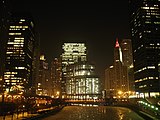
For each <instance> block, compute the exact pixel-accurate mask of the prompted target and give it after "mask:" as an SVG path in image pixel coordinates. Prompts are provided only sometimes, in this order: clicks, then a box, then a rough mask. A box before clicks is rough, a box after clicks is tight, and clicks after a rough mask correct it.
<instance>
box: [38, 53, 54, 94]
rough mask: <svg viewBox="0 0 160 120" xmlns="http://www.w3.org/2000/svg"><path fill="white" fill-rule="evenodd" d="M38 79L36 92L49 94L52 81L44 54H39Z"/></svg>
mask: <svg viewBox="0 0 160 120" xmlns="http://www.w3.org/2000/svg"><path fill="white" fill-rule="evenodd" d="M39 59H40V62H39V72H38V79H37V81H36V94H38V95H43V96H51V94H52V87H53V86H52V82H51V81H50V75H49V67H48V63H47V60H46V58H45V56H44V54H41V55H40V58H39Z"/></svg>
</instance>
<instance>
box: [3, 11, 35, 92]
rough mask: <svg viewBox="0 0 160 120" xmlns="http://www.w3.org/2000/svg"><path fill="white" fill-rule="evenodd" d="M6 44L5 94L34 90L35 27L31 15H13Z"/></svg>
mask: <svg viewBox="0 0 160 120" xmlns="http://www.w3.org/2000/svg"><path fill="white" fill-rule="evenodd" d="M11 18H12V19H11V20H10V22H9V33H8V40H7V44H6V56H5V72H4V84H3V85H4V88H5V92H11V91H13V90H14V89H18V90H19V92H20V93H24V92H29V91H31V89H32V62H33V54H34V43H35V26H34V22H33V18H32V16H31V15H30V14H26V13H15V14H12V17H11Z"/></svg>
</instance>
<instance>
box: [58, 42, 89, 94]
mask: <svg viewBox="0 0 160 120" xmlns="http://www.w3.org/2000/svg"><path fill="white" fill-rule="evenodd" d="M63 51H64V52H63V53H62V55H61V59H62V61H61V62H62V81H61V89H62V95H65V94H66V69H67V66H69V65H71V64H74V63H75V62H78V60H80V61H86V60H87V56H86V46H85V44H84V43H64V45H63Z"/></svg>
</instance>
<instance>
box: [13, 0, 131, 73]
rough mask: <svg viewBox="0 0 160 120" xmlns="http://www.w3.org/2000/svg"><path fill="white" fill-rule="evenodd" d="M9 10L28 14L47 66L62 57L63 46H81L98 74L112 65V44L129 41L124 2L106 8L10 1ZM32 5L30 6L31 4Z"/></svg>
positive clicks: (98, 5)
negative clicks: (80, 43)
mask: <svg viewBox="0 0 160 120" xmlns="http://www.w3.org/2000/svg"><path fill="white" fill-rule="evenodd" d="M12 2H13V4H14V5H13V6H14V7H13V8H16V9H17V10H21V11H22V10H24V11H30V12H31V14H32V15H33V17H34V18H35V21H36V23H37V25H36V27H37V30H38V32H39V34H40V44H41V50H42V51H43V52H44V53H45V55H46V58H47V59H48V61H49V63H50V62H51V61H52V60H53V59H54V58H55V57H59V55H60V54H61V53H62V50H61V47H62V45H63V43H64V42H85V43H86V45H87V46H88V56H89V59H90V61H92V62H93V63H94V64H95V65H96V68H97V71H98V74H100V75H103V74H104V70H105V68H106V67H108V66H109V65H110V64H112V63H113V53H114V50H113V48H114V44H115V41H116V38H117V37H118V38H119V40H122V39H126V38H129V37H130V35H129V22H128V21H129V18H128V14H129V13H128V12H129V11H128V1H127V0H125V1H120V2H118V1H117V2H116V3H115V2H110V3H109V4H97V3H96V4H95V3H91V4H65V3H63V4H60V3H58V2H53V1H52V2H51V1H50V2H48V1H47V2H46V3H45V4H44V3H43V2H41V1H38V3H37V2H36V1H32V2H31V1H30V0H28V1H23V2H22V1H19V0H17V1H12ZM31 3H32V4H31Z"/></svg>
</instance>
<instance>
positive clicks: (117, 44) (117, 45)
mask: <svg viewBox="0 0 160 120" xmlns="http://www.w3.org/2000/svg"><path fill="white" fill-rule="evenodd" d="M115 48H119V43H118V38H116V45H115Z"/></svg>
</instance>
